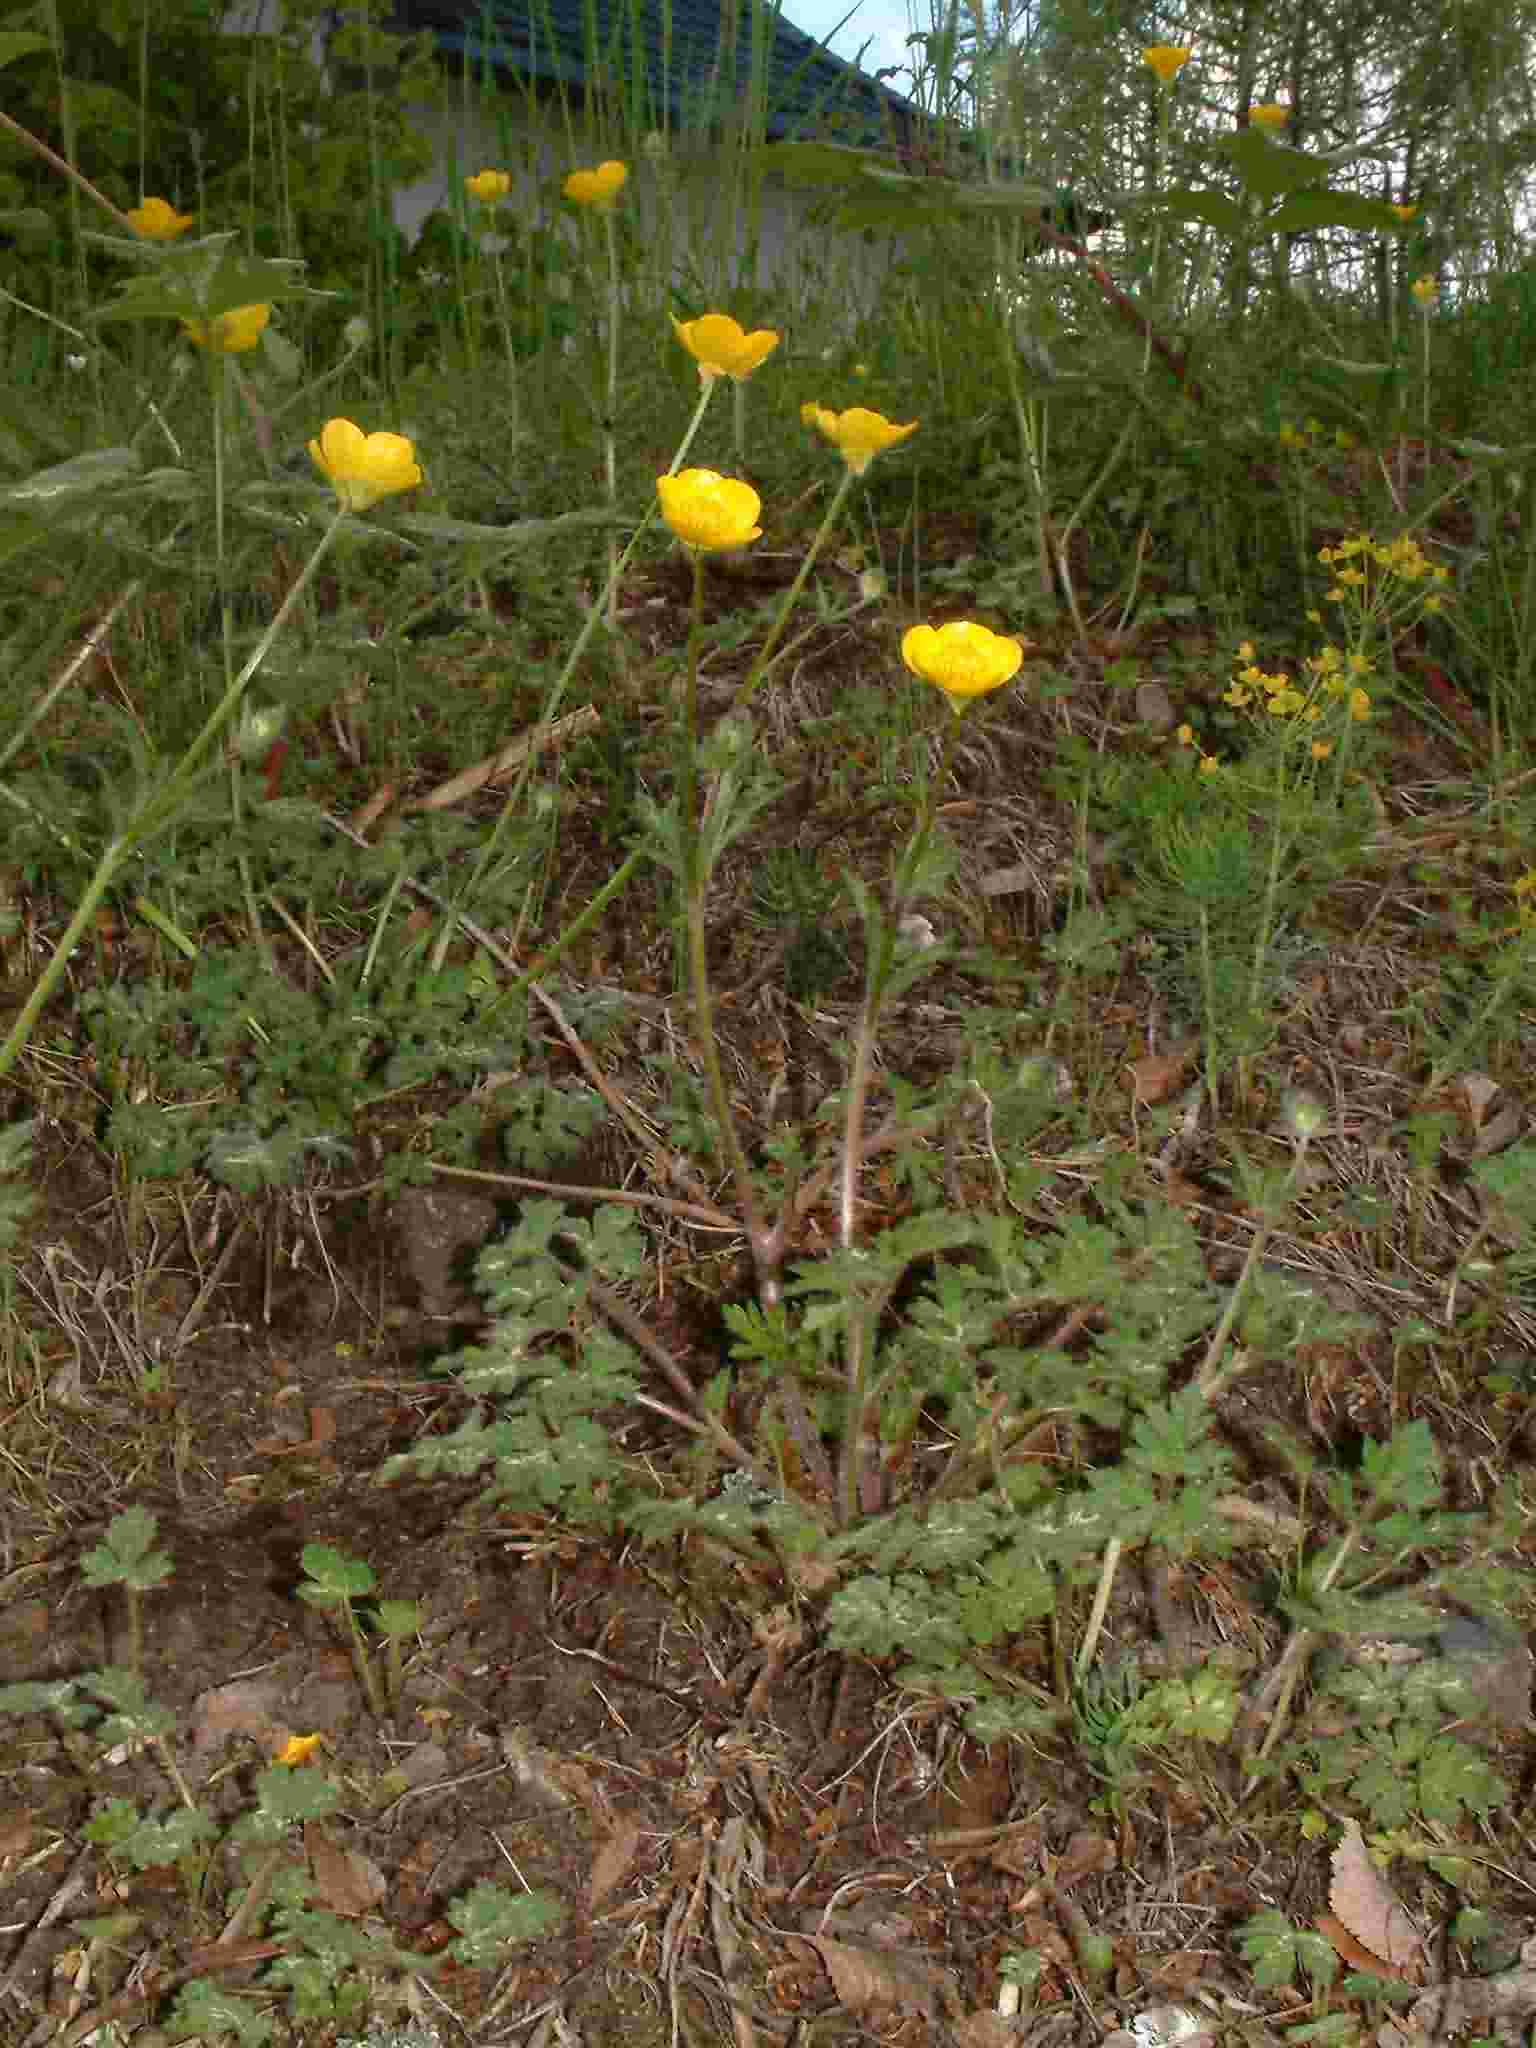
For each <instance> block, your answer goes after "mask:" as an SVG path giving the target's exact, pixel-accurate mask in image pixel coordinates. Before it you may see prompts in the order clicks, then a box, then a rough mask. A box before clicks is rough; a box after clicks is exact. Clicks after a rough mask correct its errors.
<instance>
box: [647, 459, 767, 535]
mask: <svg viewBox="0 0 1536 2048" xmlns="http://www.w3.org/2000/svg"><path fill="white" fill-rule="evenodd" d="M656 495H657V497H658V498H660V500H661V516H662V518H663V519H664V520H665V521H666V522H667V524H668V526H670V527H671V529H672V531H673V533H675V534H676V536H677V538H678V539H679V540H680V541H681V542H682V543H683V546H684V547H686V548H691V549H692V550H693V551H694V553H695V554H701V555H702V554H715V553H717V552H718V551H719V550H720V549H722V548H744V547H745V546H746V545H747V543H748V542H749V541H754V540H759V539H761V537H762V531H763V529H762V528H761V527H760V526H759V525H758V524H757V515H758V513H759V512H761V511H762V509H763V501H762V499H761V498H760V497H759V496H758V495H757V493H756V491H754V490H753V488H752V486H751V485H750V484H744V483H742V482H741V481H740V479H739V478H737V477H733V476H721V475H720V474H719V473H718V472H717V471H716V470H713V469H685V470H683V471H681V472H680V473H679V474H678V475H676V476H659V477H657V479H656Z"/></svg>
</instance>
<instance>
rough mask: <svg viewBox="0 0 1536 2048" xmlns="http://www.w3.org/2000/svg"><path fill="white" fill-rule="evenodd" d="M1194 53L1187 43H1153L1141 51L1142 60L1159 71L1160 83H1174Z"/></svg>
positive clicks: (1150, 68)
mask: <svg viewBox="0 0 1536 2048" xmlns="http://www.w3.org/2000/svg"><path fill="white" fill-rule="evenodd" d="M1193 55H1194V51H1193V50H1192V49H1191V48H1190V47H1189V46H1188V45H1187V44H1185V43H1152V44H1150V45H1149V46H1148V47H1147V48H1146V49H1145V50H1143V51H1142V53H1141V61H1142V62H1143V64H1145V65H1146V66H1147V67H1148V69H1149V70H1152V71H1155V72H1156V73H1157V82H1158V84H1159V85H1172V83H1173V81H1174V80H1175V79H1176V78H1177V77H1178V75H1179V73H1180V72H1181V71H1182V70H1183V69H1184V66H1185V65H1186V64H1187V63H1188V62H1189V60H1190V58H1191V57H1192V56H1193Z"/></svg>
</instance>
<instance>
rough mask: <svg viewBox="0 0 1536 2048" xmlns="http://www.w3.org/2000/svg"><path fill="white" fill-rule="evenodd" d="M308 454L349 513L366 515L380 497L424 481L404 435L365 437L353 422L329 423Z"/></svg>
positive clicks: (412, 488) (414, 452) (412, 450)
mask: <svg viewBox="0 0 1536 2048" xmlns="http://www.w3.org/2000/svg"><path fill="white" fill-rule="evenodd" d="M309 452H310V455H311V456H312V457H313V459H314V463H315V467H316V468H317V469H319V470H320V471H321V472H322V474H323V475H324V477H325V479H326V481H327V483H329V485H330V486H331V489H332V490H333V491H334V492H335V493H336V498H337V502H338V503H339V504H341V505H344V506H345V507H346V509H347V511H349V512H366V511H367V510H368V508H369V506H370V505H376V504H377V503H378V501H379V500H380V498H388V497H392V496H393V495H394V493H395V492H396V491H413V490H414V489H415V488H416V486H417V485H418V484H419V483H420V482H421V465H420V464H419V463H418V462H417V460H416V450H415V448H414V447H413V446H412V444H411V443H410V442H409V441H408V440H407V439H406V437H405V436H404V434H365V433H364V432H363V430H362V428H361V427H358V426H354V425H353V423H352V422H351V420H340V419H338V420H327V421H326V423H325V425H324V426H323V427H322V428H321V429H320V438H319V440H317V441H311V442H310V444H309Z"/></svg>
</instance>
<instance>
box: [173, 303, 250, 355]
mask: <svg viewBox="0 0 1536 2048" xmlns="http://www.w3.org/2000/svg"><path fill="white" fill-rule="evenodd" d="M271 318H272V308H271V307H270V306H231V307H230V308H229V310H228V312H225V313H216V314H215V315H214V316H213V318H212V319H211V320H207V321H204V320H183V321H182V323H181V324H182V328H183V330H184V331H185V332H186V333H187V334H189V335H190V336H191V337H192V339H193V340H194V341H195V342H196V343H197V345H198V347H199V348H207V349H212V350H213V351H214V353H215V354H216V355H225V356H239V355H244V354H245V352H246V350H247V349H253V348H254V347H255V346H256V344H257V342H258V341H260V339H261V336H262V330H263V329H264V328H265V327H266V324H267V322H268V321H269V320H270V319H271Z"/></svg>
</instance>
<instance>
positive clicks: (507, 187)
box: [464, 171, 512, 206]
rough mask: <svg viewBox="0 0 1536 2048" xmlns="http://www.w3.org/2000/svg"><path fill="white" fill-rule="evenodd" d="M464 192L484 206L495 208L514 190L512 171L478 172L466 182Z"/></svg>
mask: <svg viewBox="0 0 1536 2048" xmlns="http://www.w3.org/2000/svg"><path fill="white" fill-rule="evenodd" d="M464 190H465V191H466V192H467V193H468V194H469V196H470V198H471V199H478V200H479V201H480V202H481V204H482V205H484V206H495V205H497V204H498V203H499V202H500V201H501V200H503V199H505V198H506V196H507V194H508V193H509V192H510V191H511V190H512V174H511V172H510V171H476V173H475V175H474V176H473V177H472V178H466V179H465V180H464Z"/></svg>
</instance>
